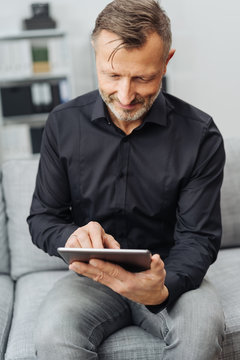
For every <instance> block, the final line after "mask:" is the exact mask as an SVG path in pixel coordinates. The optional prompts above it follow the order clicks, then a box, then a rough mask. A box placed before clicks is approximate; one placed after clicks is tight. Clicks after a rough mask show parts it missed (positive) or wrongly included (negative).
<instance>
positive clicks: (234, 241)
mask: <svg viewBox="0 0 240 360" xmlns="http://www.w3.org/2000/svg"><path fill="white" fill-rule="evenodd" d="M225 149H226V166H225V175H224V181H223V187H222V197H221V206H222V223H223V239H222V248H227V247H235V246H240V139H228V140H226V141H225ZM37 167H38V159H33V160H12V161H8V162H7V163H5V164H3V168H2V173H3V179H2V184H3V192H4V198H5V205H4V203H3V202H2V189H1V186H0V272H4V273H7V272H8V270H9V256H8V255H9V254H8V253H9V251H8V244H7V241H6V236H7V235H6V223H5V220H6V219H5V211H4V206H6V213H7V217H8V221H7V228H8V240H9V248H10V253H11V275H12V277H13V278H14V279H17V278H18V277H19V276H21V275H24V274H26V273H29V272H34V271H45V270H59V269H66V268H67V266H66V265H65V264H64V263H63V261H62V260H61V259H58V258H54V257H50V256H49V255H48V254H46V253H44V252H43V251H41V250H39V249H38V248H37V247H35V246H34V245H33V244H32V241H31V237H30V234H29V230H28V225H27V223H26V218H27V216H28V214H29V209H30V204H31V200H32V194H33V190H34V186H35V178H36V172H37Z"/></svg>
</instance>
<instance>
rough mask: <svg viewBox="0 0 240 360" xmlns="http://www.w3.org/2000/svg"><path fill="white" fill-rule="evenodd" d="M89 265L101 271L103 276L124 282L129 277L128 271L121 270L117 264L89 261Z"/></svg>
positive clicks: (96, 260) (95, 260) (97, 260)
mask: <svg viewBox="0 0 240 360" xmlns="http://www.w3.org/2000/svg"><path fill="white" fill-rule="evenodd" d="M89 264H90V265H92V266H93V267H95V268H96V269H98V270H100V271H103V272H104V273H105V274H107V275H109V276H110V277H112V278H115V279H118V280H121V281H125V280H126V278H127V276H128V275H129V273H128V271H126V270H125V269H123V268H122V267H121V266H119V265H117V264H113V263H111V262H108V261H103V260H99V259H91V260H90V261H89Z"/></svg>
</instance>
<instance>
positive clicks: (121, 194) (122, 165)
mask: <svg viewBox="0 0 240 360" xmlns="http://www.w3.org/2000/svg"><path fill="white" fill-rule="evenodd" d="M129 151H130V142H129V137H128V136H125V137H123V138H122V140H121V143H120V146H119V173H118V174H119V175H118V178H117V182H116V195H117V206H118V208H119V219H118V220H120V221H118V224H119V225H118V226H119V227H118V231H117V232H118V234H119V241H120V242H121V240H122V241H124V242H125V241H126V218H125V210H126V192H127V174H128V161H129ZM126 246H127V245H126Z"/></svg>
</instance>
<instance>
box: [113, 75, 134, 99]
mask: <svg viewBox="0 0 240 360" xmlns="http://www.w3.org/2000/svg"><path fill="white" fill-rule="evenodd" d="M117 96H118V100H119V101H120V103H121V104H122V105H130V104H131V102H132V101H133V100H134V99H135V96H136V94H135V89H134V86H133V83H132V82H131V79H128V78H122V79H121V80H120V81H119V84H118V90H117Z"/></svg>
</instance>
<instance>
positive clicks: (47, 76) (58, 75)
mask: <svg viewBox="0 0 240 360" xmlns="http://www.w3.org/2000/svg"><path fill="white" fill-rule="evenodd" d="M69 76H70V71H69V70H66V71H65V72H55V73H54V72H49V73H40V74H32V75H30V76H21V75H18V76H13V77H8V78H5V79H4V78H2V77H1V78H0V87H5V86H6V87H7V86H14V85H19V84H24V83H33V82H36V81H49V80H61V79H66V78H68V77H69Z"/></svg>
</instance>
